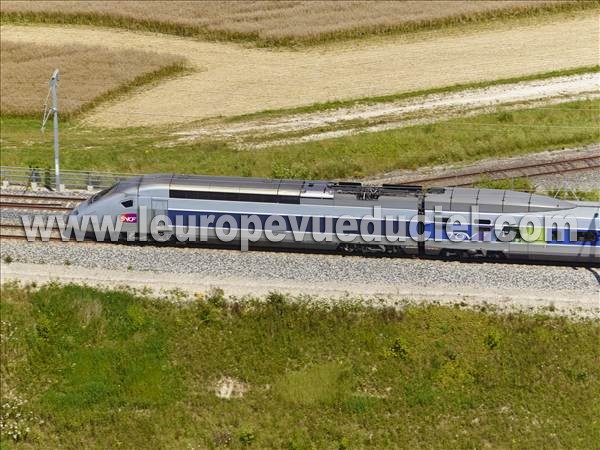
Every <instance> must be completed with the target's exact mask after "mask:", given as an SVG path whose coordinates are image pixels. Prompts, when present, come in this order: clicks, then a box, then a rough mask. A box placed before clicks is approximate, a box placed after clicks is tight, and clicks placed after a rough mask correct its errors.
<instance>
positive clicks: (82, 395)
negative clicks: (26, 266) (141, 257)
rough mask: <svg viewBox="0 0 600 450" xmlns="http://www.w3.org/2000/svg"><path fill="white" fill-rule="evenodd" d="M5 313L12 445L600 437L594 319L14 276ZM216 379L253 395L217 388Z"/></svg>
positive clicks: (383, 443) (353, 443)
mask: <svg viewBox="0 0 600 450" xmlns="http://www.w3.org/2000/svg"><path fill="white" fill-rule="evenodd" d="M0 307H1V313H2V328H1V331H2V346H1V352H2V353H1V356H2V358H1V365H0V368H1V375H2V380H3V383H2V395H3V399H2V405H3V406H2V411H1V413H2V415H3V417H4V418H6V417H9V418H12V419H11V420H13V423H16V424H17V428H18V427H20V429H21V430H22V433H21V435H20V440H19V441H18V442H14V439H13V438H12V437H10V436H7V434H6V433H5V432H3V434H2V442H1V443H2V447H3V448H11V447H15V448H33V447H44V448H57V447H61V448H81V447H88V448H90V447H92V448H116V447H124V448H190V447H194V448H215V447H225V446H228V447H231V448H242V447H251V448H336V449H337V448H364V447H367V446H372V447H375V448H399V447H400V448H474V447H479V446H481V445H482V443H484V442H485V443H487V444H489V445H490V446H491V447H492V448H531V449H537V448H592V447H594V446H595V444H596V443H597V442H599V441H600V422H598V417H599V414H600V409H599V405H598V402H597V401H596V399H597V398H598V396H600V366H598V364H597V356H598V352H599V351H600V344H599V343H600V325H599V323H598V322H597V321H593V320H571V319H567V318H552V317H549V316H545V315H541V314H537V315H524V314H517V313H512V314H494V313H492V312H490V311H484V310H483V309H482V310H478V311H475V310H468V309H461V308H455V307H442V306H410V307H406V308H405V309H404V310H402V311H400V310H394V309H390V308H377V309H373V308H367V307H362V306H358V305H357V304H352V302H349V303H346V304H345V305H338V306H323V305H322V304H320V305H319V304H316V303H311V302H310V301H309V300H308V299H304V300H302V299H296V302H294V303H290V302H289V301H288V299H287V298H286V297H284V296H282V295H279V294H271V295H269V296H268V297H267V299H266V301H254V300H249V301H248V302H247V303H243V304H242V303H239V302H237V301H235V300H233V302H231V301H230V302H229V303H227V304H226V303H225V302H224V299H223V297H222V294H220V293H219V292H215V293H213V294H212V295H211V296H210V297H208V298H205V299H198V300H196V301H192V302H191V303H188V304H181V303H180V304H173V303H169V302H166V301H164V300H163V301H157V300H153V299H150V298H147V297H145V296H143V295H141V294H133V293H131V292H126V291H100V290H96V289H92V288H88V287H81V286H75V285H69V286H66V287H59V286H57V285H53V284H50V285H46V286H43V287H42V288H40V289H32V288H31V287H26V288H20V287H17V286H15V285H4V286H3V287H2V298H1V302H0ZM222 377H231V378H233V379H235V380H237V381H239V382H240V383H243V384H244V386H245V387H246V392H245V393H244V394H243V396H241V397H237V398H231V399H229V400H226V399H221V398H218V397H217V396H216V395H215V391H214V386H215V383H216V381H217V380H219V379H221V378H222ZM23 400H26V401H27V402H26V403H23V402H22V401H23ZM17 413H19V414H20V416H19V417H18V418H17V416H16V414H17ZM5 423H7V422H5ZM27 427H29V428H30V430H29V431H28V432H27V431H25V430H26V428H27ZM487 444H486V445H487Z"/></svg>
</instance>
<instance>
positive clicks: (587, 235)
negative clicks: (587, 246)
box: [577, 230, 598, 242]
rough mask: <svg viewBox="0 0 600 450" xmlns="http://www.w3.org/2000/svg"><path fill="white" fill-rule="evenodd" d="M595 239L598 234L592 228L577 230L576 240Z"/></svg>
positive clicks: (587, 240) (586, 240) (591, 240)
mask: <svg viewBox="0 0 600 450" xmlns="http://www.w3.org/2000/svg"><path fill="white" fill-rule="evenodd" d="M597 240H598V235H597V234H596V232H595V231H594V230H588V231H578V232H577V242H596V241H597Z"/></svg>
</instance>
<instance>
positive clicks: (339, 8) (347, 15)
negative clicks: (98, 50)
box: [0, 0, 598, 46]
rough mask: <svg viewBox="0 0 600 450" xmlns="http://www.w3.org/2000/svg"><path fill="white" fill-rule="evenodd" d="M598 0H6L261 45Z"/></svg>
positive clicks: (22, 17)
mask: <svg viewBox="0 0 600 450" xmlns="http://www.w3.org/2000/svg"><path fill="white" fill-rule="evenodd" d="M597 7H598V2H597V1H590V2H585V1H537V2H522V1H478V2H471V1H453V2H447V1H430V2H419V1H404V2H388V1H355V2H343V3H340V2H335V1H319V2H313V1H294V2H290V1H284V2H280V1H243V2H227V1H212V2H193V1H174V2H166V1H161V2H158V1H157V2H153V3H152V7H151V8H148V6H147V4H146V2H143V1H119V2H109V3H106V2H99V1H86V2H84V1H52V2H49V1H8V0H7V1H3V2H2V4H1V5H0V12H1V13H2V21H4V22H38V23H61V24H81V25H98V26H111V27H120V28H126V29H133V30H146V31H156V32H161V33H169V34H176V35H180V36H194V37H199V38H202V39H216V40H227V41H229V40H233V41H249V42H253V43H256V44H258V45H261V46H277V45H295V44H314V43H319V42H323V41H330V40H338V39H351V38H360V37H364V36H369V35H388V34H397V33H406V32H412V31H419V30H423V29H433V28H440V27H444V26H454V25H460V24H464V23H474V22H482V21H493V20H499V19H510V18H514V17H523V16H532V15H539V14H544V13H555V12H562V11H571V10H582V9H590V8H597Z"/></svg>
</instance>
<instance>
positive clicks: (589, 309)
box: [0, 263, 600, 317]
mask: <svg viewBox="0 0 600 450" xmlns="http://www.w3.org/2000/svg"><path fill="white" fill-rule="evenodd" d="M10 281H19V282H22V283H33V282H35V283H47V282H50V281H54V282H60V283H85V284H87V285H90V286H100V287H109V288H111V287H112V288H115V287H121V286H128V287H130V288H138V289H149V290H150V291H151V292H153V293H154V294H155V295H159V296H160V295H163V296H167V297H169V291H173V290H178V291H180V292H181V291H183V292H185V293H187V294H189V295H193V294H194V293H197V292H207V291H209V290H211V289H213V288H221V289H223V290H224V291H225V294H226V295H231V296H236V297H244V296H265V295H267V294H269V293H270V292H273V291H278V292H284V293H286V294H291V295H310V296H314V297H316V298H320V299H322V300H323V301H326V302H331V301H344V300H348V299H362V301H364V302H366V303H367V304H373V305H376V306H383V305H387V306H396V305H402V304H406V303H407V302H433V303H438V304H450V305H452V304H456V303H460V304H463V305H471V306H475V305H493V306H495V307H497V308H498V309H499V310H500V311H515V310H521V311H527V312H538V311H545V312H546V313H547V312H548V310H549V309H548V308H552V310H553V311H555V313H556V314H559V315H567V316H571V315H575V316H579V317H599V314H600V309H599V306H600V304H599V299H598V294H597V292H593V291H592V292H581V291H579V290H574V289H565V290H563V291H560V292H557V291H551V290H544V289H514V288H513V289H511V288H497V287H496V288H491V287H490V288H481V287H478V288H476V287H471V286H462V287H456V286H452V287H448V286H446V287H442V286H435V285H434V286H429V287H425V288H424V287H423V286H421V285H416V284H415V285H411V284H407V283H403V284H402V285H385V284H383V285H382V284H378V283H360V282H355V283H352V282H348V283H344V284H343V285H339V284H337V283H330V282H310V283H307V282H302V281H296V280H261V279H249V278H242V277H233V276H229V277H226V278H222V277H214V276H206V274H200V273H186V274H178V273H159V272H144V271H127V272H125V271H118V270H108V269H100V268H94V269H91V268H83V267H64V266H55V265H51V264H26V263H12V264H4V263H2V271H1V272H0V282H1V283H6V282H10Z"/></svg>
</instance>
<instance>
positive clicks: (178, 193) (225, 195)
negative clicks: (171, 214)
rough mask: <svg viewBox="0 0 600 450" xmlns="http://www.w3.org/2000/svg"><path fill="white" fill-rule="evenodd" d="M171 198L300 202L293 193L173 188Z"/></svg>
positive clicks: (170, 193)
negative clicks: (254, 192)
mask: <svg viewBox="0 0 600 450" xmlns="http://www.w3.org/2000/svg"><path fill="white" fill-rule="evenodd" d="M169 196H170V197H171V198H188V199H194V200H225V201H232V202H260V203H296V204H298V203H300V197H298V196H293V195H273V194H250V193H249V194H245V193H238V192H203V191H184V190H180V189H171V190H170V191H169Z"/></svg>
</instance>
